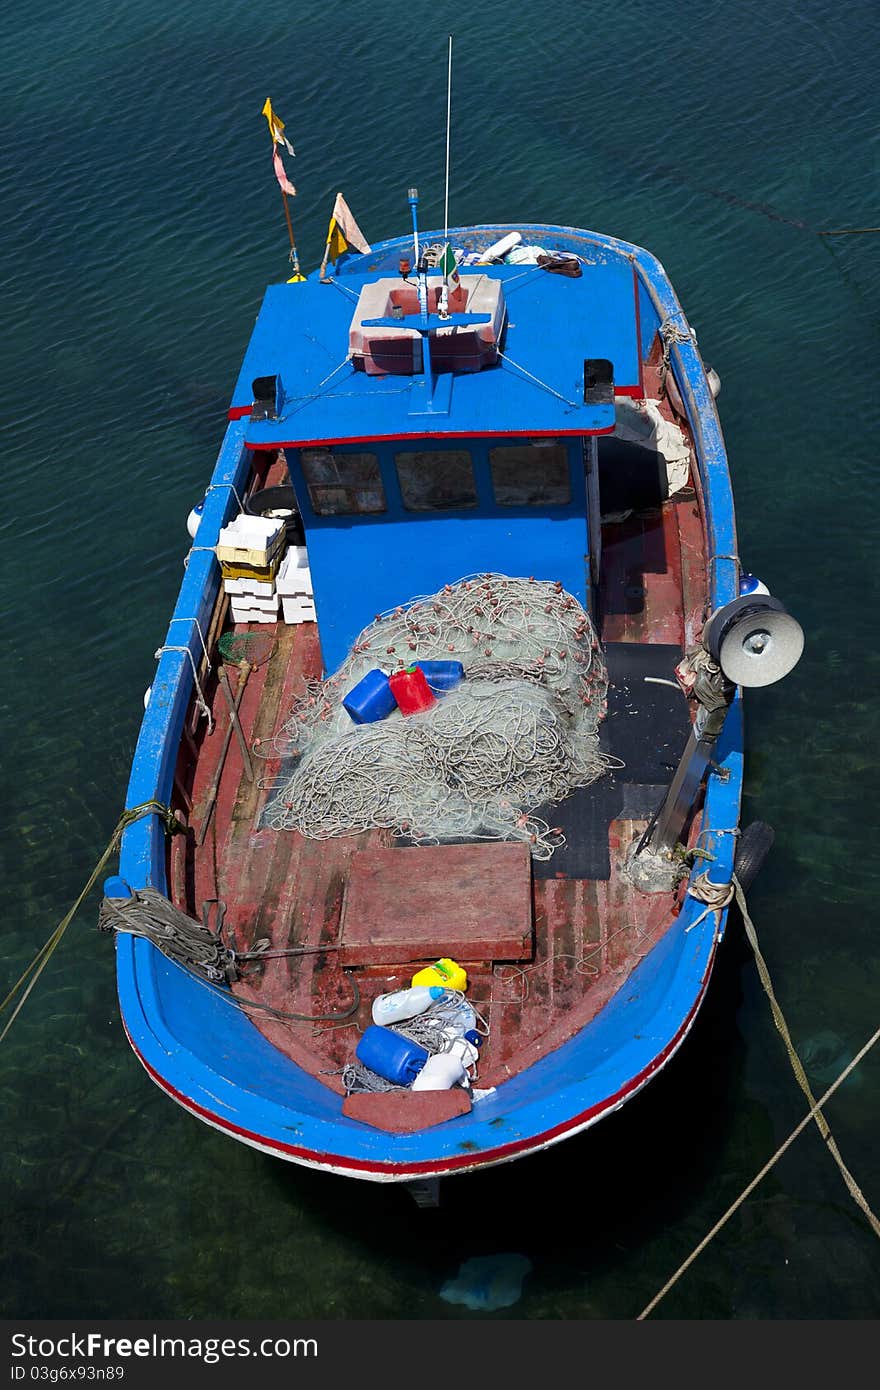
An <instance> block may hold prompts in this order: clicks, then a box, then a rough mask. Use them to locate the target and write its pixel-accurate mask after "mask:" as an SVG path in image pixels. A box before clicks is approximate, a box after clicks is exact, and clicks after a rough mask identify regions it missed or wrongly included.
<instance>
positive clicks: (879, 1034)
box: [636, 1028, 880, 1322]
mask: <svg viewBox="0 0 880 1390" xmlns="http://www.w3.org/2000/svg"><path fill="white" fill-rule="evenodd" d="M878 1040H880V1028H878V1029H877V1031H876V1032H875V1033H874V1034H873V1035H872V1036H871V1037H870V1038H869V1039H868V1041H867V1042H866V1043H865V1045H864V1047H862V1048H861V1049H860V1050H859V1051H858V1052H857V1053H856V1055H855V1057H853V1059H852V1061H851V1062H850V1063H849V1064H848V1065H847V1066H846V1067H845V1068H844V1070H843V1071H842V1072H841V1073H840V1076H838V1078H837V1080H836V1081H834V1082H832V1084H831V1085H830V1086H829V1087H828V1090H827V1091H826V1092H825V1094H824V1095H823V1096H820V1097H819V1099H818V1101H817V1102H816V1103H815V1105H813V1106H811V1107H810V1109H809V1110H808V1111H807V1113H806V1115H805V1116H804V1118H803V1119H802V1120H801V1122H800V1124H799V1125H796V1126H795V1128H794V1129H793V1130H792V1131H791V1134H790V1135H789V1136H788V1138H787V1139H786V1140H785V1142H784V1143H783V1144H780V1146H779V1148H778V1149H777V1150H776V1152H775V1154H774V1155H773V1157H772V1158H769V1159H768V1160H767V1162H766V1163H765V1164H764V1166H763V1168H762V1169H761V1170H760V1171H759V1172H757V1173H756V1174H755V1176H754V1177H753V1178H752V1181H751V1182H750V1183H749V1185H748V1186H747V1187H746V1188H744V1189H743V1191H742V1192H741V1193H740V1194H739V1196H738V1197H737V1199H736V1201H735V1202H732V1203H731V1204H730V1206H729V1207H728V1208H727V1211H726V1212H725V1213H724V1215H723V1216H722V1217H720V1219H719V1220H718V1221H716V1222H715V1225H714V1226H713V1227H712V1229H711V1231H709V1232H708V1233H707V1234H706V1235H705V1236H704V1237H703V1239H702V1240H701V1241H700V1243H699V1245H697V1246H696V1247H695V1249H693V1250H692V1251H691V1253H690V1254H689V1255H688V1257H687V1259H686V1260H684V1261H683V1263H682V1264H680V1265H679V1267H678V1269H677V1270H676V1271H675V1273H674V1274H673V1275H672V1277H671V1279H668V1280H667V1281H666V1283H665V1284H664V1285H663V1288H662V1289H661V1290H660V1292H659V1293H657V1294H655V1295H654V1297H653V1298H652V1299H651V1302H650V1303H649V1304H647V1306H646V1307H645V1308H643V1309H642V1311H641V1312H640V1313H639V1315H638V1317H637V1318H636V1322H641V1321H642V1320H643V1319H644V1318H646V1317H647V1316H648V1314H649V1313H651V1312H653V1310H654V1309H655V1308H656V1307H657V1304H658V1303H659V1302H660V1300H661V1299H662V1298H665V1296H666V1294H668V1292H669V1290H670V1289H671V1288H672V1286H673V1285H674V1284H676V1283H678V1280H679V1279H680V1278H681V1276H682V1275H683V1274H684V1272H685V1270H686V1269H688V1268H689V1267H690V1266H691V1265H692V1264H693V1262H694V1260H695V1259H696V1258H697V1256H698V1255H700V1254H702V1252H703V1251H704V1250H705V1248H706V1246H707V1245H708V1244H709V1242H710V1241H711V1240H713V1239H714V1237H715V1236H717V1234H718V1232H719V1231H720V1230H721V1228H722V1227H723V1226H725V1225H726V1224H727V1222H728V1221H729V1220H730V1218H731V1216H733V1214H734V1212H735V1211H736V1210H737V1208H738V1207H741V1206H742V1204H743V1202H744V1201H745V1200H746V1198H747V1197H748V1196H750V1195H751V1193H752V1192H754V1190H755V1188H756V1187H757V1186H758V1184H759V1182H760V1181H761V1179H762V1178H764V1177H766V1175H767V1174H768V1173H769V1172H770V1169H771V1168H773V1167H774V1166H775V1165H776V1164H777V1163H778V1162H779V1160H780V1158H781V1157H782V1155H783V1154H784V1153H785V1152H786V1150H787V1149H789V1148H791V1146H792V1144H793V1143H794V1141H795V1139H797V1138H798V1136H799V1135H801V1134H803V1132H804V1130H805V1129H806V1127H807V1125H808V1124H809V1123H810V1121H811V1120H813V1119H817V1117H818V1116H819V1110H820V1107H821V1106H823V1105H824V1104H825V1103H826V1101H827V1100H828V1099H829V1098H830V1097H831V1096H833V1095H834V1092H835V1091H836V1090H837V1088H838V1086H842V1085H843V1083H844V1081H846V1079H847V1077H848V1076H849V1075H850V1073H851V1072H852V1071H854V1070H855V1068H856V1067H857V1066H858V1064H859V1062H861V1060H862V1058H863V1057H866V1056H867V1055H868V1053H869V1052H870V1051H871V1048H872V1047H873V1046H874V1045H875V1043H876V1042H878ZM817 1123H818V1119H817ZM871 1224H872V1226H873V1227H874V1229H875V1234H877V1230H876V1225H877V1223H876V1218H875V1217H872V1220H871Z"/></svg>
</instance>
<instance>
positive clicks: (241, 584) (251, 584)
mask: <svg viewBox="0 0 880 1390" xmlns="http://www.w3.org/2000/svg"><path fill="white" fill-rule="evenodd" d="M223 588H224V589H225V591H226V593H227V594H250V595H251V597H252V598H271V597H272V595H273V594H274V593H275V584H274V582H273V581H272V580H271V579H266V580H263V579H224V580H223Z"/></svg>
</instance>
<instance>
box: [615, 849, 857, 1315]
mask: <svg viewBox="0 0 880 1390" xmlns="http://www.w3.org/2000/svg"><path fill="white" fill-rule="evenodd" d="M731 880H732V888H733V892H734V894H735V896H736V901H737V905H738V907H739V910H740V913H741V914H742V919H743V925H744V926H745V930H746V936H747V938H748V941H749V945H750V946H751V948H752V951H753V952H754V956H755V962H756V964H757V967H758V975H759V977H760V980H761V984H762V985H763V987H764V990H765V993H766V994H767V997H768V999H769V1000H770V1008H771V1010H772V1013H773V1022H774V1023H775V1025H776V1028H777V1030H778V1031H779V1033H780V1035H781V1037H782V1039H783V1042H784V1043H785V1046H786V1050H787V1052H788V1056H789V1061H790V1062H791V1065H792V1069H793V1070H794V1074H795V1076H796V1078H797V1081H798V1085H799V1086H800V1087H801V1090H802V1091H803V1092H804V1095H805V1096H806V1097H807V1100H808V1101H809V1102H810V1108H809V1110H808V1111H807V1113H806V1115H805V1116H804V1118H803V1119H802V1120H801V1121H800V1123H799V1124H798V1125H796V1126H795V1128H794V1129H793V1130H792V1132H791V1134H789V1136H788V1138H787V1139H786V1140H785V1141H784V1142H783V1143H782V1144H780V1146H779V1148H778V1149H777V1150H776V1152H775V1153H774V1154H773V1156H772V1157H771V1158H769V1159H768V1160H767V1162H766V1163H765V1164H764V1166H763V1168H761V1169H760V1171H759V1172H757V1173H756V1174H755V1176H754V1177H753V1178H752V1180H751V1182H750V1183H749V1184H748V1185H747V1186H746V1187H745V1188H744V1189H743V1191H742V1192H741V1193H740V1194H739V1196H738V1197H737V1198H736V1200H735V1201H734V1202H732V1203H731V1204H730V1206H729V1207H728V1208H727V1211H726V1212H725V1213H724V1215H723V1216H721V1217H720V1218H719V1219H718V1221H716V1222H715V1225H714V1226H713V1227H712V1229H711V1230H710V1231H709V1232H708V1233H707V1234H706V1235H705V1236H704V1237H703V1239H702V1240H701V1241H700V1243H699V1244H698V1245H697V1246H696V1247H695V1248H694V1249H693V1250H692V1251H691V1253H690V1254H689V1255H688V1257H687V1259H686V1260H684V1261H682V1263H681V1264H680V1265H679V1267H678V1269H677V1270H676V1271H675V1273H674V1274H673V1275H672V1276H671V1278H669V1279H667V1281H666V1283H665V1284H664V1285H663V1288H662V1289H660V1291H659V1293H657V1294H655V1295H654V1297H653V1298H652V1299H651V1302H650V1303H648V1304H647V1306H646V1307H644V1308H643V1309H642V1311H641V1312H640V1313H639V1315H638V1317H637V1318H636V1321H637V1322H641V1321H643V1320H644V1319H645V1318H646V1317H647V1316H648V1315H649V1313H651V1312H653V1310H654V1309H655V1308H656V1307H657V1304H658V1303H659V1302H660V1300H661V1299H663V1298H665V1297H666V1295H667V1293H668V1292H669V1290H670V1289H671V1288H672V1287H673V1285H675V1284H677V1283H678V1280H679V1279H680V1278H681V1276H682V1275H683V1274H684V1272H685V1270H687V1269H689V1268H690V1266H691V1265H692V1264H693V1262H694V1260H695V1259H696V1258H697V1256H698V1255H700V1254H702V1252H703V1251H704V1250H705V1249H706V1246H707V1245H708V1244H709V1243H710V1241H712V1240H713V1239H714V1238H715V1236H716V1235H717V1234H718V1232H719V1231H720V1230H721V1229H722V1227H723V1226H725V1225H726V1224H727V1222H728V1221H729V1220H730V1218H731V1217H732V1216H733V1214H734V1212H735V1211H737V1210H738V1208H739V1207H741V1206H742V1204H743V1202H744V1201H745V1200H746V1198H747V1197H749V1196H750V1194H751V1193H752V1192H754V1190H755V1188H756V1187H757V1186H758V1184H759V1183H760V1182H761V1180H762V1179H763V1178H764V1177H766V1175H767V1174H768V1173H769V1172H770V1170H771V1168H773V1167H774V1166H775V1165H776V1164H777V1163H778V1162H779V1160H780V1158H781V1157H782V1155H783V1154H784V1153H785V1152H786V1150H787V1149H789V1148H790V1147H791V1145H792V1144H793V1143H794V1141H795V1139H797V1138H798V1136H799V1135H801V1134H802V1133H803V1131H804V1130H805V1129H806V1128H807V1125H808V1124H809V1123H810V1121H811V1120H815V1122H816V1127H817V1129H818V1130H819V1133H820V1134H821V1136H822V1138H823V1139H824V1140H825V1143H826V1144H827V1146H828V1149H829V1151H830V1153H831V1155H832V1157H833V1158H834V1161H835V1163H836V1164H837V1166H838V1168H839V1169H840V1171H841V1173H842V1174H843V1179H844V1182H845V1183H846V1186H847V1190H848V1191H849V1193H850V1196H851V1197H852V1199H853V1201H854V1202H855V1203H856V1205H857V1206H858V1207H859V1208H860V1210H861V1211H862V1212H863V1213H864V1215H865V1217H866V1218H867V1221H868V1223H869V1225H870V1227H871V1229H872V1230H873V1232H874V1234H875V1236H880V1221H878V1220H877V1217H876V1216H875V1215H874V1213H873V1211H872V1210H871V1208H870V1206H869V1205H868V1202H867V1200H866V1198H865V1195H864V1193H863V1192H862V1190H861V1188H860V1187H859V1185H858V1183H857V1182H856V1180H855V1178H854V1177H853V1176H852V1174H851V1173H850V1171H849V1169H848V1168H847V1166H846V1164H845V1163H844V1161H843V1158H842V1157H841V1154H840V1150H839V1149H838V1147H837V1144H836V1143H835V1141H834V1137H833V1135H832V1134H831V1130H830V1129H829V1127H828V1122H827V1121H826V1119H825V1116H824V1115H823V1114H822V1106H824V1105H825V1103H826V1101H827V1100H828V1099H829V1097H830V1096H832V1095H833V1094H834V1092H835V1091H836V1090H837V1089H838V1087H839V1086H842V1085H843V1083H844V1081H846V1079H847V1077H848V1076H849V1075H850V1074H851V1073H852V1072H853V1071H854V1070H855V1068H856V1067H857V1066H858V1064H859V1063H860V1062H861V1060H862V1058H863V1057H866V1056H867V1054H868V1053H869V1052H870V1050H871V1048H872V1047H874V1045H875V1044H876V1043H877V1041H878V1040H880V1028H878V1029H877V1030H876V1032H875V1033H874V1034H873V1035H872V1036H871V1037H870V1038H869V1039H868V1041H867V1042H866V1043H865V1045H864V1047H862V1048H861V1049H860V1050H859V1051H858V1052H857V1053H856V1055H855V1057H853V1059H852V1061H851V1062H849V1063H848V1064H847V1066H846V1067H844V1069H843V1071H842V1072H841V1073H840V1075H839V1076H838V1077H837V1080H836V1081H833V1082H832V1083H831V1085H830V1086H829V1087H828V1089H827V1090H826V1092H825V1094H824V1095H823V1096H820V1098H819V1100H816V1098H815V1096H814V1095H813V1092H812V1089H811V1087H810V1083H809V1081H808V1080H807V1076H806V1073H805V1071H804V1068H803V1064H802V1063H801V1060H800V1058H799V1057H798V1054H797V1052H796V1051H795V1047H794V1044H793V1042H792V1040H791V1034H790V1033H789V1031H788V1025H787V1023H786V1022H785V1018H784V1017H783V1013H782V1010H781V1009H780V1007H779V1003H778V1001H777V999H776V994H775V992H774V989H773V982H772V980H771V979H770V972H769V970H768V969H767V964H766V961H765V960H764V957H763V955H762V954H761V950H760V947H759V946H758V937H757V933H756V931H755V924H754V922H753V921H752V919H751V917H750V915H749V911H748V907H747V905H746V898H745V893H744V892H743V889H742V885H741V884H740V881H739V879H738V878H737V876H736V874H733V875H732V876H731ZM708 910H711V909H708Z"/></svg>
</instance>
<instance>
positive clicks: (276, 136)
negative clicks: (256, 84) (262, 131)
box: [263, 97, 296, 156]
mask: <svg viewBox="0 0 880 1390" xmlns="http://www.w3.org/2000/svg"><path fill="white" fill-rule="evenodd" d="M263 115H264V116H265V117H266V120H267V121H268V122H269V134H270V135H271V136H272V143H273V144H274V145H284V147H285V148H286V150H287V153H288V154H292V155H294V156H295V155H296V150H295V149H294V148H293V146H292V145H291V143H290V141H289V140H288V138H287V136H286V135H285V134H284V122H283V121H282V120H281V118H280V116H277V115H276V114H275V112H274V111H273V110H272V102H271V101H270V99H269V97H266V105H265V106H264V107H263Z"/></svg>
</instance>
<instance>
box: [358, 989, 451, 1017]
mask: <svg viewBox="0 0 880 1390" xmlns="http://www.w3.org/2000/svg"><path fill="white" fill-rule="evenodd" d="M444 993H445V990H444V989H443V988H442V986H441V985H413V986H412V988H411V989H395V990H393V991H392V992H391V993H390V994H380V995H379V996H378V998H376V999H374V1000H373V1008H372V1015H373V1022H374V1023H378V1024H380V1025H382V1024H384V1025H387V1024H389V1023H400V1022H401V1021H402V1020H403V1019H405V1018H415V1016H416V1014H421V1013H424V1011H425V1009H427V1008H428V1006H429V1005H430V1004H433V1002H434V1000H435V999H439V998H440V996H441V994H444Z"/></svg>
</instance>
